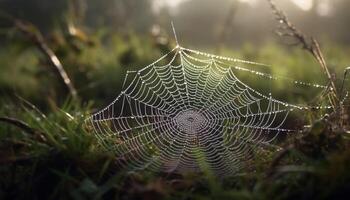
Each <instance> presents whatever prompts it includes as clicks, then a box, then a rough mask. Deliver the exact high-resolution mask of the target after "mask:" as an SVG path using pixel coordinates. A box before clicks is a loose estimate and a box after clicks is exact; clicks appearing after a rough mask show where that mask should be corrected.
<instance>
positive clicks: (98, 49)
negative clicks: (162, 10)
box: [0, 34, 350, 200]
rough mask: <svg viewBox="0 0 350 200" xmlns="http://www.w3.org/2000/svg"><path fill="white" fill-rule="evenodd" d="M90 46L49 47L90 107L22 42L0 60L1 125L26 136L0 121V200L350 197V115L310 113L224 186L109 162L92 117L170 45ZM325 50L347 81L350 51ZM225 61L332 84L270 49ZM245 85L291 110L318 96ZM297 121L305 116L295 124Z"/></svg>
mask: <svg viewBox="0 0 350 200" xmlns="http://www.w3.org/2000/svg"><path fill="white" fill-rule="evenodd" d="M58 37H59V36H58ZM95 37H96V38H95ZM93 40H94V41H95V45H93V46H86V45H85V44H79V45H80V46H79V48H73V47H72V46H71V43H70V42H69V41H67V40H66V38H59V40H57V41H61V42H60V43H58V42H57V41H56V42H55V40H53V41H51V43H50V46H52V47H53V49H54V50H55V52H57V54H58V57H59V58H61V59H62V62H63V64H64V66H67V68H66V69H67V71H68V72H69V74H70V75H71V77H72V79H73V80H74V82H75V85H76V86H77V88H78V92H79V94H80V96H81V102H89V100H94V103H93V104H88V103H81V102H73V101H69V100H68V101H67V100H66V95H65V92H64V90H62V88H61V86H60V85H59V83H58V81H57V80H56V77H54V76H53V75H52V73H51V72H50V71H48V70H47V69H46V68H45V67H44V66H46V64H47V63H45V62H44V61H43V59H42V57H41V56H40V53H39V52H37V51H36V50H35V49H34V48H33V47H31V46H30V45H27V44H22V43H21V42H19V43H18V44H17V43H14V44H11V45H9V46H6V51H5V50H4V49H5V48H3V50H1V51H0V58H1V59H0V62H1V63H0V69H1V72H2V73H1V74H0V91H1V94H0V95H1V97H2V98H1V100H0V103H1V105H2V106H1V107H0V117H10V118H11V119H15V120H17V122H21V123H22V125H24V127H26V128H23V126H21V127H18V126H14V125H13V124H9V123H7V122H4V121H1V120H0V199H77V200H78V199H158V198H163V199H336V198H340V197H342V196H343V195H347V194H348V193H349V192H348V191H350V190H349V189H350V184H349V183H350V172H349V170H348V169H347V168H348V166H350V149H349V145H350V133H349V132H347V131H346V130H348V129H346V128H348V124H347V125H346V124H345V125H343V126H339V121H341V120H342V121H346V120H348V116H349V115H350V111H349V110H346V111H344V112H343V113H342V114H341V115H330V116H329V117H328V118H324V119H322V120H319V119H320V116H321V114H322V115H323V114H324V113H316V112H313V111H309V112H308V113H303V115H304V116H307V122H308V123H309V124H311V127H310V128H307V129H305V130H304V131H303V132H302V133H300V134H297V135H291V136H290V137H288V138H287V139H285V140H282V141H278V145H279V146H281V147H283V149H284V150H282V151H276V149H269V148H264V147H261V148H258V149H257V150H256V152H255V155H254V158H253V160H252V161H251V163H249V165H247V167H246V169H244V170H242V171H241V172H240V173H238V174H237V175H235V176H233V177H227V178H225V179H224V180H218V179H217V178H215V177H213V176H212V175H211V173H210V172H205V173H203V174H182V175H171V174H161V173H150V172H137V173H128V172H126V171H123V169H121V168H119V167H118V166H117V165H116V163H115V157H114V155H113V154H112V153H107V152H105V151H104V148H103V146H101V145H100V144H99V142H98V140H97V138H96V136H95V135H93V134H92V132H90V131H88V130H87V129H86V127H85V125H84V120H85V119H86V117H87V116H88V115H89V114H90V113H92V112H94V111H95V110H94V108H101V107H103V106H102V105H106V104H107V103H109V102H110V101H111V100H112V99H113V98H114V97H116V95H117V94H118V90H120V88H118V86H120V84H121V80H122V77H124V75H125V72H126V70H132V69H138V68H137V67H142V66H145V65H146V64H147V63H150V62H152V61H153V60H154V59H155V58H157V57H159V55H161V54H162V53H164V52H165V51H167V50H168V49H169V48H171V44H168V45H160V44H156V43H154V42H153V41H152V40H151V39H150V38H147V37H139V36H136V35H134V34H130V35H128V37H127V39H125V36H121V35H115V36H111V37H108V38H105V36H101V35H96V36H93ZM106 40H107V41H106ZM62 41H63V42H62ZM102 41H104V42H102ZM76 42H77V41H76ZM103 43H106V44H103ZM324 49H325V54H326V56H325V57H327V58H329V63H330V65H331V67H332V70H333V71H334V72H335V73H336V74H337V75H338V77H341V76H342V73H343V69H344V67H345V66H346V64H348V63H350V60H349V58H348V56H347V55H346V52H348V50H349V49H348V47H342V46H339V45H334V44H331V43H326V45H325V47H324ZM218 51H219V52H218V54H220V55H228V56H235V57H239V58H242V59H249V60H254V61H257V62H266V61H268V64H272V65H273V66H275V67H272V68H268V69H266V68H265V69H258V70H262V71H265V72H268V73H272V74H278V75H282V76H289V77H293V78H295V79H299V80H305V81H309V82H321V83H322V81H323V83H324V82H325V81H324V79H323V78H322V77H323V76H322V73H321V72H320V69H319V67H318V64H317V63H316V62H314V61H313V59H312V58H311V56H308V55H306V54H305V53H304V52H302V51H301V50H295V49H283V48H280V47H279V46H278V45H276V44H274V43H272V44H266V45H264V46H262V47H259V48H258V49H257V48H256V47H255V46H253V45H246V46H245V47H244V48H243V49H239V50H228V49H219V50H218ZM72 66H74V67H72ZM135 66H137V67H135ZM305 66H307V68H305ZM255 70H256V69H255ZM8 77H11V78H8ZM240 78H242V79H244V80H245V81H246V82H249V83H250V84H252V86H253V87H254V88H255V87H258V88H259V87H260V88H259V89H261V90H271V88H273V94H274V96H275V97H276V98H279V99H285V100H286V101H288V102H291V103H305V99H309V100H310V99H312V98H313V97H314V96H315V95H314V94H313V93H312V92H311V91H310V90H307V89H305V88H295V86H291V85H290V84H288V83H285V82H283V81H278V82H275V83H269V84H267V82H266V80H263V79H261V80H260V79H256V78H255V79H253V78H254V77H252V76H249V75H246V74H240ZM337 83H338V85H339V84H340V83H341V79H338V80H337ZM347 84H348V82H347ZM271 85H273V86H274V87H271ZM347 87H348V85H347ZM14 93H16V94H21V96H24V97H25V99H29V100H30V102H33V104H35V105H37V107H38V108H37V107H35V106H33V105H32V104H31V103H29V102H28V101H26V100H24V99H23V98H21V97H14V95H13V94H14ZM316 93H317V91H316ZM286 94H287V95H286ZM348 104H349V102H346V105H348ZM346 108H347V109H348V107H346ZM298 117H301V115H297V116H295V117H294V118H298ZM17 125H18V123H17ZM292 125H293V124H292ZM110 142H113V141H110Z"/></svg>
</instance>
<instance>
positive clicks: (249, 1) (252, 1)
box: [238, 0, 257, 5]
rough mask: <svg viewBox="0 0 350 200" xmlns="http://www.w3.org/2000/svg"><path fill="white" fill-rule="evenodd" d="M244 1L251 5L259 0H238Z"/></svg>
mask: <svg viewBox="0 0 350 200" xmlns="http://www.w3.org/2000/svg"><path fill="white" fill-rule="evenodd" d="M238 1H240V2H242V3H248V4H250V5H254V4H255V3H256V1H257V0H238Z"/></svg>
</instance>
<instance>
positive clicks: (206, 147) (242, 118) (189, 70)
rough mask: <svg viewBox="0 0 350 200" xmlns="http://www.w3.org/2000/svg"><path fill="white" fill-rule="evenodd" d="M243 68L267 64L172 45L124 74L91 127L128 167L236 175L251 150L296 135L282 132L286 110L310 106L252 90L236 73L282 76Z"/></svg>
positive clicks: (289, 131) (90, 119)
mask: <svg viewBox="0 0 350 200" xmlns="http://www.w3.org/2000/svg"><path fill="white" fill-rule="evenodd" d="M242 65H243V66H244V65H264V64H260V63H255V62H250V61H244V60H239V59H233V58H227V57H222V56H216V55H212V54H207V53H203V52H199V51H196V50H191V49H187V48H182V47H179V46H177V47H176V48H174V49H173V50H171V51H170V52H169V53H167V54H166V55H164V56H163V57H161V58H160V59H158V60H157V61H155V62H154V63H152V64H150V65H149V66H147V67H145V68H143V69H141V70H139V71H129V72H128V73H127V76H126V78H125V82H124V84H125V85H124V86H123V87H124V88H123V91H122V92H121V93H120V94H119V96H118V97H117V98H116V99H115V100H114V101H113V102H112V103H111V104H109V105H108V106H107V107H105V108H104V109H103V110H101V111H100V112H97V113H95V114H93V115H92V116H91V117H90V118H89V119H88V122H89V124H90V126H91V127H93V129H94V131H95V133H96V135H97V137H98V138H99V139H100V141H101V143H102V144H103V145H104V146H105V147H106V148H107V149H108V150H110V151H112V152H115V154H116V157H117V161H118V163H119V164H121V165H123V166H125V167H126V168H127V169H129V170H144V169H147V170H153V171H163V172H174V173H182V172H199V171H201V170H203V167H206V168H209V169H210V170H212V171H213V172H214V173H215V174H218V175H219V176H222V175H230V174H234V173H236V172H237V171H238V170H240V169H241V168H242V167H243V166H244V163H245V161H247V160H249V159H250V158H251V156H252V151H253V149H254V147H256V146H259V145H266V144H269V142H271V141H272V140H274V139H275V138H276V137H277V136H278V135H279V134H288V133H293V132H295V130H290V129H285V128H283V125H284V122H285V121H286V119H287V117H288V114H289V113H290V112H292V111H294V110H305V109H310V108H309V107H304V106H299V105H293V104H289V103H286V102H283V101H279V100H276V99H274V98H272V96H271V94H268V95H264V94H262V93H260V92H258V91H257V90H254V89H253V88H251V87H249V86H248V85H246V84H245V83H243V82H242V81H241V80H239V79H238V78H237V77H236V75H235V71H237V70H241V71H247V72H250V73H252V74H254V75H257V76H262V77H265V78H268V79H277V78H280V77H275V76H272V75H270V74H265V73H262V72H258V71H254V70H250V69H247V68H244V67H242ZM290 81H291V82H292V83H293V84H299V85H304V86H310V87H316V88H320V89H327V88H328V87H327V86H324V85H319V84H313V83H306V82H302V81H294V80H290ZM327 108H331V107H330V106H324V107H317V109H327Z"/></svg>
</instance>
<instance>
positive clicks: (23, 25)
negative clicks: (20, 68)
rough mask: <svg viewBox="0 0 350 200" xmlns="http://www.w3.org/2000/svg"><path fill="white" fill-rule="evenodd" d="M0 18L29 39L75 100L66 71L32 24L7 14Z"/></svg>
mask: <svg viewBox="0 0 350 200" xmlns="http://www.w3.org/2000/svg"><path fill="white" fill-rule="evenodd" d="M0 15H1V17H2V18H4V19H6V20H9V21H10V22H12V23H13V25H14V26H15V28H17V29H18V30H19V31H21V32H22V33H23V34H24V35H25V36H26V37H27V38H28V39H30V40H31V41H32V42H33V43H34V44H35V46H37V48H38V49H39V50H40V51H41V52H42V53H43V54H44V55H45V56H46V57H47V59H48V61H49V62H50V64H51V65H52V66H53V67H54V68H55V70H56V72H57V76H58V77H59V78H60V79H61V80H62V81H63V83H64V85H65V86H66V87H67V89H68V91H69V93H70V95H71V96H72V97H73V98H74V99H77V97H78V96H77V91H76V89H75V87H74V85H73V83H72V81H71V79H70V78H69V76H68V74H67V72H66V70H65V69H64V67H63V65H62V63H61V61H60V60H59V59H58V57H57V56H56V54H55V53H54V51H53V50H52V49H51V48H50V47H49V46H48V44H47V42H46V41H45V39H44V37H43V35H42V33H41V32H40V30H38V28H36V27H35V26H34V25H33V24H31V23H29V22H26V21H23V20H21V19H17V18H15V17H13V16H11V15H9V14H7V13H3V12H1V13H0Z"/></svg>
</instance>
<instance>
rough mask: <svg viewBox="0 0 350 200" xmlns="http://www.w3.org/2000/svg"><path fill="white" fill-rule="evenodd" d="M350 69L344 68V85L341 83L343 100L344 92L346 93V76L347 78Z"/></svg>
mask: <svg viewBox="0 0 350 200" xmlns="http://www.w3.org/2000/svg"><path fill="white" fill-rule="evenodd" d="M349 71H350V67H347V68H346V69H345V70H344V77H343V81H342V85H341V89H340V99H341V100H342V98H343V93H344V86H345V82H346V78H347V75H348V73H349Z"/></svg>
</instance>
